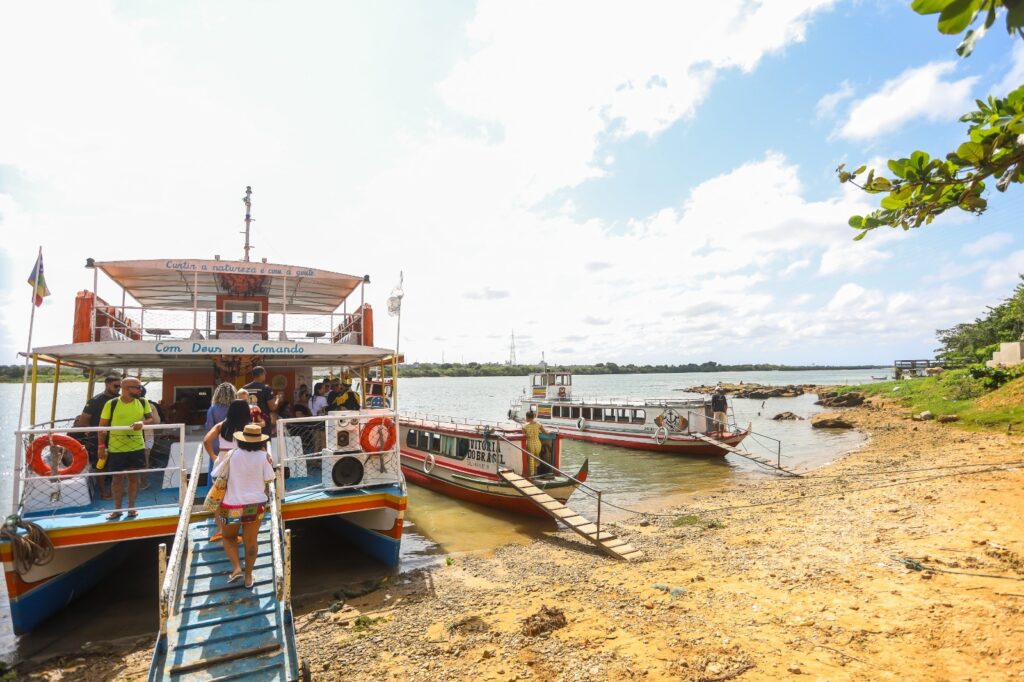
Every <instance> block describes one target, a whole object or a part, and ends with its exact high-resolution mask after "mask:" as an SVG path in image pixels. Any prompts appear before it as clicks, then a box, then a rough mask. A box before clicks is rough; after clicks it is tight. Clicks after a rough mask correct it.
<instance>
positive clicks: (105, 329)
mask: <svg viewBox="0 0 1024 682" xmlns="http://www.w3.org/2000/svg"><path fill="white" fill-rule="evenodd" d="M94 314H95V320H94V329H95V330H96V337H97V339H98V340H99V341H138V340H143V341H163V340H192V339H198V338H199V337H202V338H203V339H217V338H221V339H249V338H251V339H255V340H270V341H277V340H283V339H289V340H292V341H310V342H313V343H316V342H320V343H351V344H361V343H362V318H363V315H362V312H361V311H360V312H355V313H346V312H335V313H331V314H329V315H322V314H309V313H283V312H256V313H255V317H254V314H253V312H252V311H239V310H225V309H212V308H208V309H197V310H191V309H189V310H182V309H166V308H145V307H141V306H113V305H102V304H101V305H99V306H97V307H96V308H95V309H94ZM229 315H230V316H231V317H230V318H228V317H226V316H229ZM235 318H238V320H239V321H236V320H235ZM226 319H231V320H232V321H231V322H226V321H225V320H226Z"/></svg>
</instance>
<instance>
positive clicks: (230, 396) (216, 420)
mask: <svg viewBox="0 0 1024 682" xmlns="http://www.w3.org/2000/svg"><path fill="white" fill-rule="evenodd" d="M234 401H235V387H234V386H233V385H232V384H230V383H228V382H227V381H225V382H224V383H222V384H220V385H219V386H217V388H215V389H213V400H212V401H211V402H210V409H208V410H207V411H206V422H205V423H204V424H203V428H204V429H206V430H207V431H209V430H210V429H212V428H213V425H214V424H220V423H221V422H222V421H224V418H225V417H227V416H228V406H230V405H231V403H233V402H234ZM216 449H217V448H214V450H215V451H216Z"/></svg>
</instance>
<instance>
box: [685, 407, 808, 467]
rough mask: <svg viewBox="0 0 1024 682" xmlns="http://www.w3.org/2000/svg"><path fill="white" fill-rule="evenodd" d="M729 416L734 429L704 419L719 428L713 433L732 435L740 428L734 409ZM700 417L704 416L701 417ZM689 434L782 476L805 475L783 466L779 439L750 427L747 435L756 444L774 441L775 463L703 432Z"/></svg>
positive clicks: (712, 420)
mask: <svg viewBox="0 0 1024 682" xmlns="http://www.w3.org/2000/svg"><path fill="white" fill-rule="evenodd" d="M729 414H730V415H732V419H733V427H730V426H729V424H728V423H726V422H722V421H721V420H717V419H713V418H711V417H707V416H704V417H703V418H705V419H707V421H708V423H709V424H712V425H713V426H715V427H717V429H718V430H717V431H714V432H713V433H731V432H732V429H735V430H736V431H739V428H738V427H737V426H736V425H735V420H736V416H735V414H734V413H733V412H732V408H730V410H729ZM687 416H688V417H693V416H698V415H694V414H693V413H692V412H690V411H687ZM700 416H703V415H700ZM688 433H689V435H690V436H693V437H694V438H697V439H700V440H702V441H704V442H705V443H707V444H708V445H714V446H715V447H716V448H721V449H722V450H725V451H726V452H731V453H732V454H734V455H738V456H739V457H742V458H744V459H746V460H749V461H751V462H753V463H754V464H757V465H758V466H759V467H762V468H764V469H769V470H771V471H774V472H776V473H779V474H782V475H783V476H789V477H791V478H803V474H798V473H797V472H795V471H793V470H792V469H787V468H786V467H784V466H782V443H781V442H780V441H779V440H778V439H777V438H772V437H771V436H768V435H765V434H763V433H757V432H756V431H753V430H751V428H750V427H749V426H748V427H747V428H746V433H747V435H749V436H751V437H753V438H754V440H755V441H756V442H758V443H761V440H759V439H768V440H770V441H772V442H773V443H774V444H775V461H774V462H772V461H771V460H770V459H768V458H767V457H763V456H761V455H758V454H755V453H753V452H751V451H749V450H747V449H746V448H741V447H737V446H735V445H729V444H728V443H724V442H722V441H721V440H719V439H717V438H714V437H712V436H709V435H708V434H707V433H704V432H701V431H693V430H690V431H689V432H688ZM762 445H763V443H762Z"/></svg>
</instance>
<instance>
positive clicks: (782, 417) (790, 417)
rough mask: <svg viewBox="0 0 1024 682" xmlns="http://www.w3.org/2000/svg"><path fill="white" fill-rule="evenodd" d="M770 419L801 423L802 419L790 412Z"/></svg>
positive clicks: (781, 413) (780, 413)
mask: <svg viewBox="0 0 1024 682" xmlns="http://www.w3.org/2000/svg"><path fill="white" fill-rule="evenodd" d="M772 419H774V420H775V421H790V420H799V421H803V417H801V416H800V415H798V414H793V413H792V412H779V413H778V414H777V415H775V416H774V417H772Z"/></svg>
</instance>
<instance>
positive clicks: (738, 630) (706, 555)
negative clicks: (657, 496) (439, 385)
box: [20, 399, 1024, 681]
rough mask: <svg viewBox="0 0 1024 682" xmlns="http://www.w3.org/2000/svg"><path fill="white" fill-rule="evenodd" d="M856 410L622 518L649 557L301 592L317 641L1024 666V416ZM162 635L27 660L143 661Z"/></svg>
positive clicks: (468, 561) (973, 675) (416, 648)
mask: <svg viewBox="0 0 1024 682" xmlns="http://www.w3.org/2000/svg"><path fill="white" fill-rule="evenodd" d="M842 414H843V416H844V418H846V419H847V420H849V421H851V422H853V423H854V425H855V426H856V427H857V428H858V429H861V430H862V431H864V432H865V433H867V434H868V435H869V436H870V440H869V442H868V443H867V444H866V445H865V446H864V447H862V448H859V449H857V450H856V451H854V452H852V453H850V454H849V455H848V456H846V457H844V458H843V459H841V460H840V461H838V462H836V463H834V464H832V465H830V466H828V467H825V468H823V469H819V470H816V471H814V472H811V473H810V474H809V475H807V476H806V477H804V478H802V479H781V478H772V479H770V480H763V481H759V482H756V483H746V484H741V485H736V486H734V487H730V488H728V489H724V490H720V491H714V492H709V493H703V494H700V495H697V496H695V497H693V498H692V499H690V500H688V501H687V503H686V504H685V505H683V506H682V507H678V508H673V509H666V510H664V511H663V512H661V513H660V514H659V515H650V516H647V517H638V516H630V517H628V518H627V519H625V520H621V521H618V522H616V523H614V526H615V531H616V532H618V533H620V534H621V535H622V536H623V537H625V538H626V539H627V540H629V541H630V542H631V543H632V544H634V545H636V546H637V547H639V548H641V549H642V550H643V551H644V552H645V555H646V558H645V559H644V560H642V561H640V562H637V563H630V564H626V563H622V562H618V561H615V560H613V559H611V558H608V557H606V556H604V555H602V554H600V553H598V552H597V551H596V550H595V549H593V548H592V547H590V546H589V545H587V544H585V543H583V542H582V541H581V540H579V539H578V538H577V537H576V536H574V535H573V534H571V533H569V532H552V533H551V534H550V535H549V536H547V537H545V538H543V539H540V540H537V541H535V542H533V543H531V544H529V545H527V546H525V547H524V546H513V547H503V548H499V549H497V550H495V551H493V552H490V553H487V554H474V555H461V556H454V557H451V558H450V561H449V562H447V563H446V564H443V565H441V566H439V567H436V568H433V569H423V570H419V571H415V572H412V573H407V574H402V575H401V576H399V577H397V578H394V579H392V580H391V581H387V582H384V583H383V584H381V585H380V586H379V587H377V589H372V590H371V591H369V592H368V593H367V594H364V595H362V596H351V597H346V598H344V599H325V600H314V601H307V602H297V603H296V604H295V609H296V613H297V614H298V615H297V618H296V629H297V632H298V643H299V649H300V651H299V653H300V656H301V657H302V658H303V659H305V660H306V661H307V662H308V664H309V666H310V670H311V673H312V678H313V679H316V680H392V679H393V680H465V679H475V680H526V679H537V680H566V681H569V680H605V679H612V680H618V679H649V680H709V681H710V680H729V679H742V680H769V679H771V680H774V679H779V678H788V677H799V676H808V678H809V679H829V680H837V679H852V680H885V679H894V680H895V679H899V680H907V679H911V680H918V679H920V680H999V679H1020V678H1024V501H1022V496H1021V494H1020V491H1021V488H1022V485H1024V471H1022V470H1021V468H1020V467H1021V466H1022V465H1024V447H1022V446H1024V434H1021V435H1018V434H1015V433H1005V432H991V431H989V432H977V431H969V430H966V429H963V428H961V427H959V426H957V425H955V424H938V423H935V422H934V421H929V422H916V421H911V420H910V419H909V416H910V415H909V412H908V411H907V410H906V409H904V408H900V407H897V406H894V405H891V404H884V403H881V402H879V400H878V399H873V400H870V401H868V402H867V403H866V404H865V405H863V406H861V407H856V408H850V409H845V410H843V411H842ZM570 506H571V504H570ZM367 587H368V588H369V587H372V586H367ZM359 591H362V590H356V591H354V592H353V594H355V593H358V592H359ZM563 619H564V620H563ZM563 622H564V624H563ZM151 646H152V637H150V636H146V637H140V638H138V639H137V640H134V641H132V642H120V643H116V644H113V645H99V646H91V647H90V648H89V649H87V650H85V651H83V652H82V653H81V654H80V655H75V656H65V657H60V658H55V659H50V660H48V661H28V662H25V663H24V664H23V665H22V667H21V668H20V673H21V677H22V678H23V679H32V680H101V679H103V680H106V679H129V680H131V679H144V678H145V675H146V673H147V670H148V665H149V658H150V654H151Z"/></svg>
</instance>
